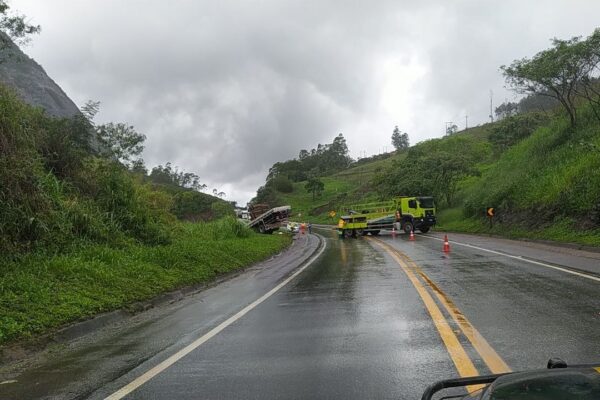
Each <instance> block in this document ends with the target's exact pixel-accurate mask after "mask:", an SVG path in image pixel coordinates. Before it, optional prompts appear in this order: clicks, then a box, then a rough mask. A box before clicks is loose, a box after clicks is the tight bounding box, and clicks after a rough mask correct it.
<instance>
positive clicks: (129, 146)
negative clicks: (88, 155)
mask: <svg viewBox="0 0 600 400" xmlns="http://www.w3.org/2000/svg"><path fill="white" fill-rule="evenodd" d="M80 111H81V113H82V114H83V117H84V118H85V120H86V121H87V122H88V123H89V125H90V126H91V128H92V130H93V132H94V134H95V138H96V139H97V140H98V143H99V146H98V151H99V153H100V155H101V156H103V157H106V158H109V159H116V160H118V161H119V162H120V163H121V164H124V165H125V166H127V167H128V168H130V169H131V168H133V166H134V164H139V163H140V162H141V163H142V164H143V160H141V158H137V159H135V157H139V156H140V154H142V151H144V141H145V140H146V136H145V135H143V134H141V133H139V132H137V131H136V130H135V128H134V127H133V126H131V125H127V124H124V123H114V122H109V123H107V124H103V125H96V124H95V122H94V118H95V117H96V114H98V111H100V102H99V101H93V100H88V101H87V102H86V103H85V104H84V105H83V106H82V107H81V109H80Z"/></svg>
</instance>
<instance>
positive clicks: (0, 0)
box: [0, 0, 42, 48]
mask: <svg viewBox="0 0 600 400" xmlns="http://www.w3.org/2000/svg"><path fill="white" fill-rule="evenodd" d="M9 9H10V7H9V5H8V4H7V3H6V1H4V0H0V31H2V32H4V33H5V34H7V35H8V37H9V38H10V39H11V40H12V41H13V42H15V43H16V44H17V45H25V44H27V43H29V41H30V40H31V35H33V34H36V33H40V32H41V30H42V28H41V27H40V26H39V25H31V24H29V23H27V21H26V20H25V16H24V15H19V14H11V13H9V12H8V10H9ZM5 45H6V44H5V43H4V42H3V41H2V40H1V38H0V48H2V47H4V46H5Z"/></svg>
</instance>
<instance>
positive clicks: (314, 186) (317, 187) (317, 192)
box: [304, 177, 325, 201]
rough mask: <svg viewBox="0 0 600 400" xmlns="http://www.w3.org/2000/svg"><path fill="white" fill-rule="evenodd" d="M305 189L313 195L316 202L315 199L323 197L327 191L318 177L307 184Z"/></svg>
mask: <svg viewBox="0 0 600 400" xmlns="http://www.w3.org/2000/svg"><path fill="white" fill-rule="evenodd" d="M304 188H305V189H306V191H307V192H309V193H312V199H313V201H314V200H315V197H317V196H321V193H322V192H323V190H324V189H325V184H324V183H323V182H321V180H320V179H319V178H317V177H312V178H310V179H309V180H308V182H306V185H304Z"/></svg>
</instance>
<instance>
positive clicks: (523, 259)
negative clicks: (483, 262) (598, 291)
mask: <svg viewBox="0 0 600 400" xmlns="http://www.w3.org/2000/svg"><path fill="white" fill-rule="evenodd" d="M422 236H423V237H426V238H429V239H434V240H439V241H443V240H444V239H441V238H437V237H435V236H429V235H422ZM449 242H450V243H454V244H457V245H459V246H465V247H471V248H473V249H477V250H482V251H487V252H488V253H492V254H498V255H500V256H504V257H508V258H514V259H516V260H520V261H525V262H528V263H530V264H535V265H539V266H542V267H546V268H552V269H556V270H558V271H562V272H566V273H568V274H572V275H577V276H580V277H582V278H587V279H591V280H593V281H596V282H600V278H598V277H597V276H593V275H588V274H585V273H582V272H576V271H572V270H570V269H567V268H561V267H557V266H556V265H551V264H546V263H543V262H540V261H535V260H530V259H528V258H525V257H523V256H515V255H512V254H507V253H502V252H500V251H495V250H490V249H486V248H483V247H479V246H474V245H472V244H467V243H461V242H456V241H453V240H449Z"/></svg>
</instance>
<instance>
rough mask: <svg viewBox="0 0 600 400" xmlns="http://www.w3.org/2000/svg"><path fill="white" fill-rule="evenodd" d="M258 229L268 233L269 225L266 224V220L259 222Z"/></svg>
mask: <svg viewBox="0 0 600 400" xmlns="http://www.w3.org/2000/svg"><path fill="white" fill-rule="evenodd" d="M258 231H259V232H260V233H267V227H266V226H265V223H264V222H261V223H259V224H258Z"/></svg>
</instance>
